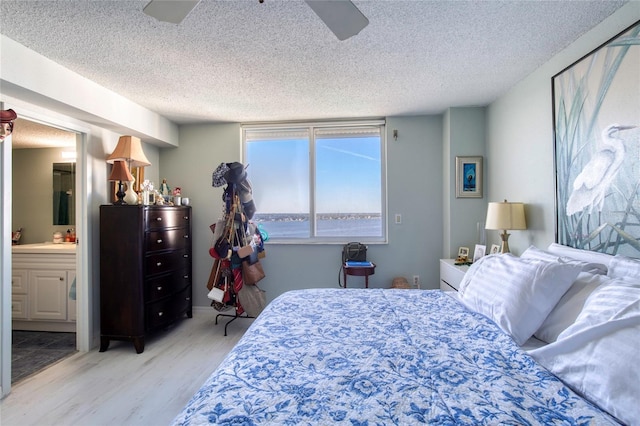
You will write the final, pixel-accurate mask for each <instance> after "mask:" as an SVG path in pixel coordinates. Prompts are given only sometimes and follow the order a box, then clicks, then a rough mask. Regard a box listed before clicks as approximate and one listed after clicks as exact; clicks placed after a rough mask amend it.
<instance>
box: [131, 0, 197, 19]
mask: <svg viewBox="0 0 640 426" xmlns="http://www.w3.org/2000/svg"><path fill="white" fill-rule="evenodd" d="M198 3H200V0H151V1H150V2H149V3H147V5H146V6H145V7H144V9H142V11H143V12H144V13H146V14H147V15H149V16H152V17H154V18H156V19H157V20H158V21H163V22H171V23H172V24H179V23H180V22H182V20H183V19H184V18H186V17H187V15H188V14H189V12H191V11H192V10H193V8H194V7H196V6H197V5H198Z"/></svg>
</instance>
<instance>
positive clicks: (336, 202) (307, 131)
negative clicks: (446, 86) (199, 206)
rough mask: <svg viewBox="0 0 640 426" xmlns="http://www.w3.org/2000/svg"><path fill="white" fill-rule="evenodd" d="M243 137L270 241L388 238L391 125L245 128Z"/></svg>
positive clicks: (257, 218) (255, 196) (259, 213)
mask: <svg viewBox="0 0 640 426" xmlns="http://www.w3.org/2000/svg"><path fill="white" fill-rule="evenodd" d="M242 138H243V143H244V160H243V162H244V164H246V165H247V166H248V168H247V173H248V176H249V180H250V181H251V184H252V186H253V199H254V202H255V204H256V214H255V216H254V217H253V221H254V222H256V223H258V224H260V225H261V226H262V228H263V229H264V230H266V231H267V233H268V234H269V239H270V240H272V241H280V242H337V243H344V242H349V241H365V242H383V241H385V240H386V194H385V182H386V178H385V161H384V160H385V155H384V154H385V143H384V122H382V121H367V122H348V123H326V124H318V123H315V124H292V125H283V124H280V125H270V126H269V125H265V126H262V125H246V126H243V127H242Z"/></svg>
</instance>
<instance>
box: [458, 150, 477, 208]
mask: <svg viewBox="0 0 640 426" xmlns="http://www.w3.org/2000/svg"><path fill="white" fill-rule="evenodd" d="M482 181H483V176H482V156H473V157H456V198H482Z"/></svg>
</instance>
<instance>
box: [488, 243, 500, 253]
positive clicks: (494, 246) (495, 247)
mask: <svg viewBox="0 0 640 426" xmlns="http://www.w3.org/2000/svg"><path fill="white" fill-rule="evenodd" d="M496 253H500V246H499V245H498V244H491V252H490V254H496Z"/></svg>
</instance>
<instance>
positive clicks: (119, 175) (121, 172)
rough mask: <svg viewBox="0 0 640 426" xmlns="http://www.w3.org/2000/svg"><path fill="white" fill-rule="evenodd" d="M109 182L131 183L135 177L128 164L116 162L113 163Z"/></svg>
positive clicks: (120, 161)
mask: <svg viewBox="0 0 640 426" xmlns="http://www.w3.org/2000/svg"><path fill="white" fill-rule="evenodd" d="M109 180H119V181H120V182H129V181H132V180H133V176H131V173H129V168H128V167H127V163H125V162H124V161H122V160H116V161H114V162H113V168H112V169H111V174H110V175H109Z"/></svg>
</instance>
